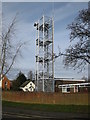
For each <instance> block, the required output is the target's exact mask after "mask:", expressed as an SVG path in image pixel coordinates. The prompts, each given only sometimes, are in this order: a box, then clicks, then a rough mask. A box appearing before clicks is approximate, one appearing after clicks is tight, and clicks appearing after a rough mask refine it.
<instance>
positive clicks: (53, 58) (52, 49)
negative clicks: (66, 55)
mask: <svg viewBox="0 0 90 120" xmlns="http://www.w3.org/2000/svg"><path fill="white" fill-rule="evenodd" d="M52 80H53V92H54V20H53V18H52Z"/></svg>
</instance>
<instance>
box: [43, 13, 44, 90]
mask: <svg viewBox="0 0 90 120" xmlns="http://www.w3.org/2000/svg"><path fill="white" fill-rule="evenodd" d="M43 92H44V15H43Z"/></svg>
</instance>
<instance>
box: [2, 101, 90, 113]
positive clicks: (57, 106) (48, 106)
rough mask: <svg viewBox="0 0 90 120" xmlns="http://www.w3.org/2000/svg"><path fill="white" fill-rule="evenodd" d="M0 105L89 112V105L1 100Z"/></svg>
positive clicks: (52, 110) (42, 109)
mask: <svg viewBox="0 0 90 120" xmlns="http://www.w3.org/2000/svg"><path fill="white" fill-rule="evenodd" d="M2 106H3V107H4V106H5V107H16V108H21V109H28V110H38V111H47V112H70V113H90V105H89V106H88V105H60V104H30V103H20V102H11V101H2Z"/></svg>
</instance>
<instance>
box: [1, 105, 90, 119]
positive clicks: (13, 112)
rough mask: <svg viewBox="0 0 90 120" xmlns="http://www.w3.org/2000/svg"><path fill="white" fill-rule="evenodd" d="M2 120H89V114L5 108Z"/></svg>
mask: <svg viewBox="0 0 90 120" xmlns="http://www.w3.org/2000/svg"><path fill="white" fill-rule="evenodd" d="M2 118H3V119H2V120H11V119H13V120H17V119H19V120H23V119H24V120H27V119H28V120H89V119H90V118H89V114H83V113H62V112H46V111H32V110H26V109H21V108H17V107H3V108H2Z"/></svg>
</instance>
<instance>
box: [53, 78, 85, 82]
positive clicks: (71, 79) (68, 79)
mask: <svg viewBox="0 0 90 120" xmlns="http://www.w3.org/2000/svg"><path fill="white" fill-rule="evenodd" d="M54 80H55V81H75V82H78V81H80V82H85V81H86V80H82V79H74V78H54Z"/></svg>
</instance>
